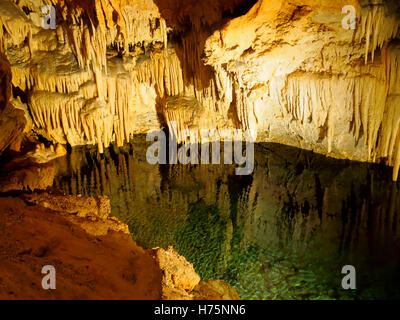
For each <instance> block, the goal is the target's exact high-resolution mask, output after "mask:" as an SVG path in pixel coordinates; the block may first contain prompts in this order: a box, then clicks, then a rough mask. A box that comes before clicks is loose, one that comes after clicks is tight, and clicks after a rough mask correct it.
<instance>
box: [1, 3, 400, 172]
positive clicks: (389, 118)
mask: <svg viewBox="0 0 400 320" xmlns="http://www.w3.org/2000/svg"><path fill="white" fill-rule="evenodd" d="M46 4H48V3H47V1H43V0H20V1H17V0H2V1H1V2H0V13H1V14H0V30H1V31H0V32H1V34H0V47H1V51H2V52H3V53H4V55H5V56H6V58H7V60H8V61H9V64H10V68H11V73H12V86H13V89H14V90H13V93H14V98H15V99H16V98H20V101H24V102H23V104H25V105H26V110H28V113H29V116H31V120H32V124H33V130H34V131H35V132H36V133H37V134H40V135H42V136H43V137H45V138H47V139H48V140H50V141H52V142H54V143H55V142H58V143H62V144H65V143H68V144H70V145H72V146H75V145H83V144H97V145H98V149H99V151H100V152H103V151H104V147H108V146H109V145H110V143H111V142H116V143H117V144H118V146H121V145H122V144H123V143H124V142H126V141H129V139H130V138H131V137H132V136H133V135H134V134H136V133H145V132H148V131H149V130H152V129H155V128H159V127H171V126H170V124H171V122H172V121H176V122H177V123H178V127H177V128H176V130H177V131H178V134H179V132H181V131H183V130H185V129H188V128H191V129H194V130H200V129H211V128H210V127H214V128H216V129H218V130H221V129H224V128H239V129H243V130H250V131H251V133H252V138H253V139H257V140H258V141H271V142H278V143H283V144H288V145H292V146H296V147H300V148H305V149H309V150H313V151H315V152H318V153H322V154H325V155H329V156H332V157H337V158H346V159H352V160H359V161H370V162H383V163H385V164H387V165H390V166H393V167H394V173H393V179H395V180H396V179H397V177H398V171H399V168H400V147H399V141H400V126H399V124H400V113H399V111H398V110H399V101H400V100H399V90H400V89H399V88H400V86H399V79H400V74H399V62H398V61H399V57H400V56H399V52H400V50H399V48H400V47H399V43H398V40H399V22H400V19H399V7H400V6H399V3H398V1H396V0H352V1H347V0H346V1H345V0H340V1H335V2H332V1H329V0H305V1H297V0H295V1H286V0H274V1H266V0H258V1H251V0H248V1H245V0H235V1H230V2H229V3H228V2H227V1H222V0H218V1H211V0H208V1H202V2H201V3H199V2H198V1H194V0H193V1H183V0H168V1H161V0H145V1H139V0H102V1H100V0H90V1H85V2H82V1H75V0H51V4H52V5H53V6H54V10H55V13H56V28H55V29H48V28H47V27H48V26H46V28H44V25H43V22H44V21H47V20H46V19H47V18H46V17H45V14H44V13H43V11H42V8H43V7H44V6H45V5H46ZM349 6H352V8H354V10H355V23H356V28H355V29H353V28H348V27H346V23H350V24H351V23H353V20H352V18H351V17H350V18H349V16H348V15H346V12H347V13H348V11H346V8H348V7H349ZM343 9H345V10H343ZM343 21H344V22H345V23H342V22H343ZM21 103H22V102H21ZM188 104H189V108H188Z"/></svg>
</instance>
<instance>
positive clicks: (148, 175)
mask: <svg viewBox="0 0 400 320" xmlns="http://www.w3.org/2000/svg"><path fill="white" fill-rule="evenodd" d="M141 141H142V140H140V139H136V141H135V142H134V143H133V144H132V145H127V146H126V147H124V148H122V149H118V148H115V149H114V148H109V149H108V150H106V152H105V154H104V155H102V156H100V155H98V153H97V150H96V149H93V150H89V149H73V152H72V154H70V155H68V157H66V158H63V159H61V158H60V159H58V160H57V161H59V164H58V167H59V174H58V176H57V178H56V180H55V181H56V182H55V188H56V189H59V190H62V191H64V192H66V193H72V194H82V195H96V194H106V195H109V196H110V198H111V205H112V213H113V214H114V215H115V216H117V217H118V218H119V219H121V220H123V221H124V222H126V223H128V225H129V227H130V230H131V232H132V235H133V237H134V239H135V240H136V241H137V242H138V243H139V244H140V245H142V246H144V247H147V248H150V247H156V246H160V247H165V246H167V245H173V246H174V247H175V248H176V249H177V250H178V252H179V253H180V254H182V255H184V256H185V257H186V258H187V259H188V260H189V261H191V262H193V263H194V265H195V268H196V271H197V272H198V273H199V274H200V275H201V277H202V278H203V279H206V280H207V279H210V278H224V279H227V280H229V281H230V282H231V283H232V284H234V285H235V286H236V287H237V288H238V290H239V291H240V293H241V294H243V297H247V298H268V299H269V298H272V297H274V296H275V294H274V293H271V292H272V291H271V290H272V289H273V287H274V286H278V287H279V288H283V289H282V290H286V291H285V292H286V293H285V292H283V293H282V295H281V297H282V298H292V295H291V294H288V293H287V292H289V293H290V292H292V293H293V292H295V291H294V290H297V289H298V288H297V289H296V288H293V286H292V285H294V284H295V283H297V282H298V280H299V275H298V273H299V272H300V271H298V270H301V271H302V272H303V273H302V274H303V275H304V274H305V277H307V280H304V279H303V280H301V281H309V280H310V279H311V280H312V281H313V282H307V283H308V284H310V288H309V289H310V291H309V292H308V293H307V294H310V292H313V294H316V295H317V296H318V295H319V293H318V292H319V291H318V290H320V289H318V290H316V289H315V288H314V287H312V284H313V283H318V284H321V281H322V280H321V279H317V278H318V277H322V279H326V278H327V277H326V275H332V277H333V278H332V279H331V280H329V281H331V282H330V284H328V285H327V286H326V287H327V289H326V290H325V291H324V292H325V294H327V293H326V292H328V291H329V288H331V286H332V285H333V286H335V288H336V286H337V281H339V280H338V278H337V277H339V278H340V275H341V274H340V270H341V266H343V265H344V264H351V263H354V264H356V265H359V266H362V267H363V268H362V269H363V270H366V271H365V272H369V271H368V270H373V272H374V273H375V272H376V274H377V275H376V277H378V278H379V276H382V275H383V276H382V277H387V279H389V280H388V281H393V279H392V278H393V277H392V276H391V275H388V276H385V275H384V274H385V273H387V270H388V268H392V270H396V268H398V266H399V261H398V259H399V258H400V254H399V253H400V228H399V222H400V221H399V219H400V214H399V213H400V196H399V194H400V191H399V189H400V188H399V186H400V183H397V184H396V183H392V182H391V179H390V170H388V169H382V168H377V167H376V166H372V167H371V166H369V165H366V164H358V163H349V162H343V161H336V160H329V159H327V158H325V157H322V156H318V155H315V154H312V153H310V152H306V151H301V150H298V149H295V148H289V147H283V146H277V145H259V146H257V147H256V152H255V160H256V165H255V170H254V173H253V175H252V176H244V177H239V176H236V175H235V165H229V166H226V165H171V166H169V165H162V166H153V165H150V164H148V163H147V161H146V158H145V156H146V148H147V144H146V143H145V142H141ZM396 263H397V264H396ZM371 265H373V266H375V265H377V266H378V267H377V269H371ZM296 270H297V271H296ZM392 274H395V273H394V272H393V273H392ZM335 275H336V277H335ZM260 277H261V278H260ZM299 281H300V280H299ZM285 282H286V283H287V286H286V287H285V285H283V283H285ZM302 285H304V282H302ZM339 289H340V288H338V290H339Z"/></svg>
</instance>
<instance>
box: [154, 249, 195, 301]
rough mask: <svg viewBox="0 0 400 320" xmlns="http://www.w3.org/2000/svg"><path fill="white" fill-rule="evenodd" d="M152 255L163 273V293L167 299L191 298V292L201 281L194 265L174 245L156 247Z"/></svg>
mask: <svg viewBox="0 0 400 320" xmlns="http://www.w3.org/2000/svg"><path fill="white" fill-rule="evenodd" d="M152 255H153V257H154V258H155V260H156V261H157V263H158V265H159V266H160V268H161V271H162V274H163V280H162V294H163V299H166V300H191V299H193V296H192V295H191V294H190V292H191V291H192V290H193V289H194V288H195V287H196V285H197V284H198V283H199V282H200V277H199V276H198V274H197V273H196V271H195V270H194V268H193V265H192V264H191V263H190V262H188V261H186V259H185V258H184V257H182V256H180V255H179V254H178V253H177V252H176V251H175V250H174V249H173V248H172V247H167V248H166V249H162V248H156V249H154V250H153V251H152Z"/></svg>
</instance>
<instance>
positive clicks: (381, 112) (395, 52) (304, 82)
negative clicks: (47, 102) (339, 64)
mask: <svg viewBox="0 0 400 320" xmlns="http://www.w3.org/2000/svg"><path fill="white" fill-rule="evenodd" d="M381 60H382V63H380V62H377V63H375V64H367V65H360V66H359V67H358V68H359V72H358V74H362V76H345V75H340V76H339V75H336V76H332V75H328V74H310V73H300V72H299V73H294V74H292V75H290V76H289V77H288V78H286V80H282V79H277V80H276V81H272V82H271V83H270V87H269V90H270V95H271V97H272V98H273V99H274V100H275V102H276V103H278V104H279V105H281V107H282V113H283V114H286V117H289V118H292V119H293V120H294V121H298V122H299V124H301V125H304V124H308V123H312V124H313V126H314V127H316V128H323V127H326V136H325V138H326V139H327V152H328V153H330V152H332V149H333V148H334V147H335V138H334V137H335V130H337V129H336V128H335V127H336V125H337V123H335V121H338V119H339V117H340V116H342V117H343V116H344V115H345V117H346V121H347V123H348V131H349V132H352V134H353V137H354V144H355V145H356V144H358V143H359V142H360V140H361V142H362V143H363V144H364V145H365V146H366V152H367V155H366V159H367V160H368V161H372V162H376V161H377V160H378V159H386V162H387V164H388V165H390V166H393V167H394V172H393V179H394V180H397V178H398V172H399V168H400V68H399V65H400V64H399V63H400V49H399V47H398V46H396V45H391V46H390V47H386V48H384V50H382V52H381ZM335 119H336V120H335ZM342 120H343V119H342ZM340 130H342V128H341V129H340Z"/></svg>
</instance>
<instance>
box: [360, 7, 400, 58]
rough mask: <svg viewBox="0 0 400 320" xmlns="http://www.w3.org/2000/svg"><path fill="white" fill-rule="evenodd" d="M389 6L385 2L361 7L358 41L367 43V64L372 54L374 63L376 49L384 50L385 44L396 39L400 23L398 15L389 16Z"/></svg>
mask: <svg viewBox="0 0 400 320" xmlns="http://www.w3.org/2000/svg"><path fill="white" fill-rule="evenodd" d="M389 10H391V8H390V6H389V5H386V4H385V3H384V2H383V1H374V2H373V3H371V4H368V6H365V7H361V14H360V19H359V26H358V27H357V32H356V40H357V41H358V42H361V41H365V63H367V61H368V57H369V53H371V61H372V62H373V61H374V55H375V51H376V49H378V48H380V49H382V47H383V45H384V44H385V42H387V41H388V40H390V39H393V38H395V37H396V35H397V33H398V30H399V27H400V21H399V20H398V18H397V17H396V14H392V13H390V14H389V12H388V11H389Z"/></svg>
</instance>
